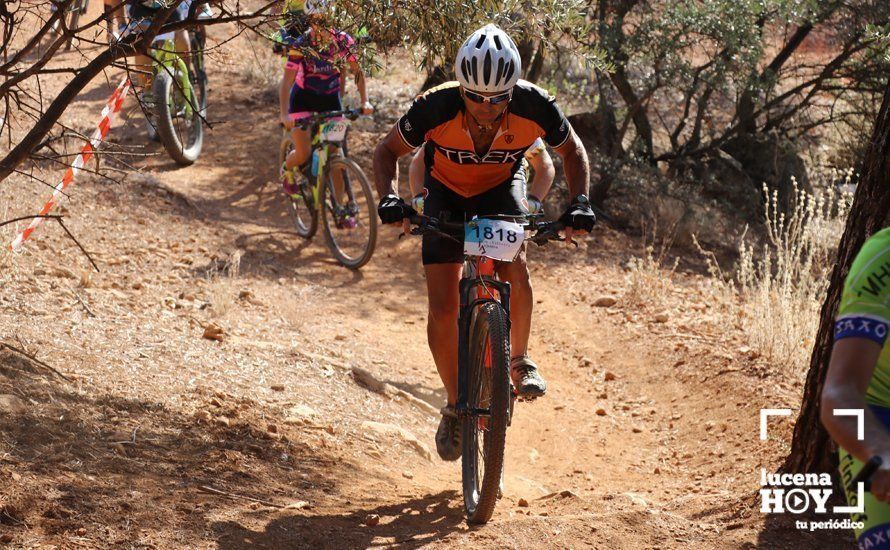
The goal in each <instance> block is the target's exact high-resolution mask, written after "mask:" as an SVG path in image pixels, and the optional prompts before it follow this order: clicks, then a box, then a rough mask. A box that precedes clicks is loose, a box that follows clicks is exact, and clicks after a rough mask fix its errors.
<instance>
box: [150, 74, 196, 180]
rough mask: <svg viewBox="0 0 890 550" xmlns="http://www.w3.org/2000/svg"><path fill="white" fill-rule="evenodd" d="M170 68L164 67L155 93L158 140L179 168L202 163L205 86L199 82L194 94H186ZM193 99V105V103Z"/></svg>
mask: <svg viewBox="0 0 890 550" xmlns="http://www.w3.org/2000/svg"><path fill="white" fill-rule="evenodd" d="M174 75H177V76H178V74H177V73H173V74H170V72H168V68H167V67H165V66H161V67H160V68H159V69H158V74H157V75H155V77H154V83H153V85H152V93H153V95H154V101H155V117H154V118H155V123H156V124H157V132H158V138H159V139H160V141H161V143H162V144H163V145H164V149H166V150H167V153H168V154H169V155H170V158H172V159H173V160H174V161H176V163H177V164H180V165H182V166H188V165H190V164H193V163H194V162H195V161H196V160H198V156H199V155H200V154H201V148H202V146H203V144H204V128H203V126H202V124H201V117H202V116H203V115H204V108H205V105H206V102H205V95H204V94H205V86H204V85H203V83H202V82H195V83H194V85H192V86H191V90H192V92H193V93H189V91H188V90H183V89H182V86H181V85H180V84H179V79H178V78H177V79H176V80H175V81H174V78H173V76H174ZM189 96H191V97H192V101H189V99H188V98H189Z"/></svg>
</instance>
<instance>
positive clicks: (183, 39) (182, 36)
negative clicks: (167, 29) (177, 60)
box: [173, 29, 192, 65]
mask: <svg viewBox="0 0 890 550" xmlns="http://www.w3.org/2000/svg"><path fill="white" fill-rule="evenodd" d="M173 45H174V46H175V47H176V53H177V54H179V57H181V58H182V60H183V61H184V62H185V64H186V65H188V64H189V53H190V52H191V51H192V47H191V45H190V44H189V35H188V32H186V30H185V29H181V30H178V31H175V32H174V33H173Z"/></svg>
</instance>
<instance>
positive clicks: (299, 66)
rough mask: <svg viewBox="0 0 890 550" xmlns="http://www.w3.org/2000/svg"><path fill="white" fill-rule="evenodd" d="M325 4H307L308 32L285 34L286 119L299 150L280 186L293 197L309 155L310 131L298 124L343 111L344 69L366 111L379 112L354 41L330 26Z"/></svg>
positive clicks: (283, 102) (281, 99) (283, 94)
mask: <svg viewBox="0 0 890 550" xmlns="http://www.w3.org/2000/svg"><path fill="white" fill-rule="evenodd" d="M325 8H326V5H325V2H323V1H315V2H312V1H307V2H306V5H305V8H304V10H305V16H306V20H307V22H308V23H309V28H308V29H307V30H306V31H305V32H303V33H302V34H300V35H298V36H294V35H293V34H290V33H284V32H282V33H281V38H282V40H283V41H285V48H286V51H287V62H286V64H285V69H284V78H282V81H281V87H280V88H279V94H278V97H279V108H280V111H281V121H282V123H283V124H284V126H285V128H288V129H289V130H291V139H292V140H293V142H294V150H293V152H291V154H290V155H288V157H287V160H286V161H285V163H284V166H282V167H281V183H282V185H283V186H284V190H285V192H286V193H288V194H291V195H293V194H296V193H297V192H298V191H297V188H296V185H295V180H296V176H295V174H294V171H295V169H297V170H299V171H300V172H303V171H304V170H305V168H306V165H307V164H308V160H309V154H310V140H311V137H312V136H310V135H309V132H310V129H309V128H307V129H305V130H304V129H301V128H299V126H296V125H295V122H296V121H298V120H300V119H301V118H305V117H307V116H310V115H311V114H313V113H318V112H322V111H338V110H340V109H342V108H343V107H342V104H341V99H340V88H341V80H342V75H341V69H342V68H343V67H344V66H345V67H348V69H349V70H350V72H352V74H353V75H354V76H355V84H356V87H357V88H358V92H359V95H360V96H361V101H362V113H363V114H366V115H369V114H371V113H372V112H374V109H373V107H371V104H370V103H369V102H368V91H367V88H366V86H365V75H364V72H363V71H362V69H361V67H360V66H359V64H358V59H357V58H356V56H355V40H354V39H353V38H352V37H351V36H349V35H348V34H346V33H345V32H342V31H338V30H335V29H331V28H327V27H325V26H324V25H323V23H324V10H325Z"/></svg>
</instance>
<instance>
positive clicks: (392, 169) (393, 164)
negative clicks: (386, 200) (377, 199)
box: [374, 142, 399, 197]
mask: <svg viewBox="0 0 890 550" xmlns="http://www.w3.org/2000/svg"><path fill="white" fill-rule="evenodd" d="M398 161H399V158H398V157H397V156H396V155H395V154H393V152H392V151H390V150H389V147H387V146H386V143H385V142H381V143H379V144H378V145H377V148H376V149H374V186H375V187H376V188H377V194H378V195H379V196H381V197H385V196H386V195H391V194H394V193H395V189H396V183H397V182H398V179H399V163H398Z"/></svg>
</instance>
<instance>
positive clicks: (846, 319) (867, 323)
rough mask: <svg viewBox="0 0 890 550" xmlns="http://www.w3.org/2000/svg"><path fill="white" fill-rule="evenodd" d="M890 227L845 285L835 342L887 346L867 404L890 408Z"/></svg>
mask: <svg viewBox="0 0 890 550" xmlns="http://www.w3.org/2000/svg"><path fill="white" fill-rule="evenodd" d="M888 330H890V227H888V228H886V229H883V230H881V231H878V232H877V233H875V234H874V235H872V236H871V238H869V239H868V240H867V241H865V244H864V245H863V246H862V250H860V251H859V254H857V255H856V259H855V260H853V265H852V266H851V267H850V273H849V274H848V275H847V279H846V280H845V281H844V293H843V295H842V296H841V304H840V307H839V308H838V312H837V318H836V320H835V325H834V340H835V341H838V340H842V339H844V338H865V339H867V340H871V341H873V342H877V343H878V344H879V345H881V346H883V349H882V350H881V355H880V357H879V358H878V364H877V365H876V366H875V371H874V374H873V375H872V378H871V383H870V384H869V386H868V391H867V392H866V394H865V400H866V402H867V403H870V404H872V405H879V406H882V407H890V346H888V345H885V342H886V341H887V333H888Z"/></svg>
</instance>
